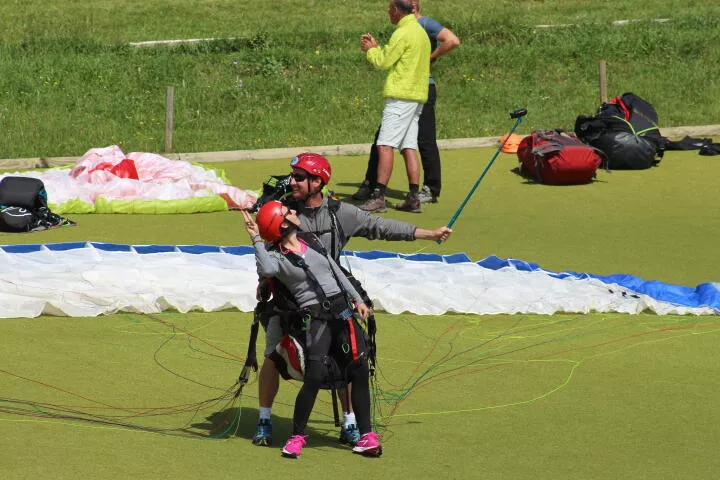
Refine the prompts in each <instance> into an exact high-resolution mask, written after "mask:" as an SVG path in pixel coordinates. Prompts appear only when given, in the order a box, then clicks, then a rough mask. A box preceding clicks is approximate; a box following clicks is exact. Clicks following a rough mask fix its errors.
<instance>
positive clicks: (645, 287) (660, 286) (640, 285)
mask: <svg viewBox="0 0 720 480" xmlns="http://www.w3.org/2000/svg"><path fill="white" fill-rule="evenodd" d="M79 248H97V249H99V250H104V251H110V252H135V253H138V254H151V253H162V252H176V251H180V252H183V253H189V254H203V253H226V254H229V255H252V254H253V248H252V247H250V246H245V245H239V246H228V247H219V246H214V245H122V244H114V243H103V242H68V243H53V244H31V245H6V246H0V250H1V251H3V252H6V253H11V254H23V253H32V252H38V251H42V250H45V249H47V250H50V251H58V252H61V251H67V250H73V249H79ZM343 253H344V254H346V255H350V256H355V257H357V258H360V259H364V260H375V259H383V258H399V259H402V260H406V261H411V262H412V261H423V262H443V263H447V264H457V263H466V262H471V261H472V260H471V259H470V258H469V257H468V256H467V255H466V254H465V253H455V254H451V255H438V254H425V253H418V254H412V255H407V254H400V253H395V252H386V251H380V250H372V251H368V252H353V251H349V250H345V251H343ZM475 263H477V264H478V265H480V266H482V267H484V268H487V269H490V270H499V269H503V268H512V269H515V270H519V271H529V272H532V271H542V272H544V273H546V274H548V275H550V276H553V277H556V278H561V279H562V278H568V277H572V278H577V279H584V278H594V279H597V280H600V281H602V282H603V283H606V284H608V285H612V284H616V285H618V286H619V287H622V288H623V289H626V290H630V291H632V292H636V293H639V294H644V295H648V296H649V297H652V298H654V299H656V300H660V301H664V302H668V303H673V304H676V305H682V306H687V307H711V308H714V309H717V310H720V289H719V286H720V283H718V282H715V283H711V282H708V283H702V284H700V285H697V286H696V287H688V286H683V285H674V284H669V283H664V282H660V281H657V280H649V281H648V280H644V279H642V278H640V277H637V276H634V275H629V274H616V275H593V274H590V273H578V272H572V271H565V272H552V271H548V270H545V269H543V268H542V267H540V266H539V265H537V264H535V263H531V262H526V261H523V260H516V259H509V258H508V259H502V258H499V257H497V256H494V255H492V256H489V257H487V258H484V259H482V260H480V261H478V262H475Z"/></svg>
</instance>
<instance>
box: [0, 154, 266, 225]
mask: <svg viewBox="0 0 720 480" xmlns="http://www.w3.org/2000/svg"><path fill="white" fill-rule="evenodd" d="M12 175H14V176H19V175H20V176H28V177H35V178H39V179H40V180H42V181H43V183H44V184H45V188H46V190H47V194H48V203H49V206H50V208H51V209H52V211H53V212H55V213H57V214H60V215H64V214H68V213H151V214H161V213H196V212H212V211H222V210H228V209H230V208H247V207H249V206H251V205H252V204H253V203H254V202H255V200H256V199H257V194H256V193H255V192H252V191H248V190H242V189H240V188H237V187H234V186H232V185H230V182H228V181H227V179H226V178H224V176H223V174H222V172H218V171H216V170H213V169H206V168H203V167H201V166H198V165H193V164H191V163H189V162H186V161H181V160H171V159H168V158H165V157H162V156H160V155H157V154H153V153H141V152H134V153H130V154H128V155H125V153H123V151H122V150H121V149H120V148H119V147H118V146H116V145H113V146H109V147H105V148H94V149H91V150H89V151H88V152H87V153H85V155H83V156H82V157H81V158H80V159H79V160H78V161H77V162H76V164H75V166H74V167H72V168H53V169H50V170H46V171H42V172H41V171H28V172H22V173H14V174H12ZM0 178H2V177H1V176H0Z"/></svg>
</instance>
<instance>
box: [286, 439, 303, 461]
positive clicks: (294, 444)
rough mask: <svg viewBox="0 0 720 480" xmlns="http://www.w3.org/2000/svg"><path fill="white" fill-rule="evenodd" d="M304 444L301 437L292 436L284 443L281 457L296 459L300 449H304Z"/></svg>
mask: <svg viewBox="0 0 720 480" xmlns="http://www.w3.org/2000/svg"><path fill="white" fill-rule="evenodd" d="M306 443H307V442H306V441H305V437H304V436H303V435H293V436H292V437H290V438H288V441H287V442H285V446H284V447H283V449H282V456H283V457H285V458H298V457H299V456H300V452H301V451H302V447H304V446H305V444H306Z"/></svg>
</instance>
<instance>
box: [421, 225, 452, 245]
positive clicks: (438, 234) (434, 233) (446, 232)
mask: <svg viewBox="0 0 720 480" xmlns="http://www.w3.org/2000/svg"><path fill="white" fill-rule="evenodd" d="M451 234H452V229H451V228H448V227H440V228H436V229H435V230H426V229H424V228H418V229H416V230H415V239H416V240H434V241H436V242H444V241H445V240H447V239H448V238H450V235H451Z"/></svg>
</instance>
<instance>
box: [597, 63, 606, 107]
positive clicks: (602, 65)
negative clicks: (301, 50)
mask: <svg viewBox="0 0 720 480" xmlns="http://www.w3.org/2000/svg"><path fill="white" fill-rule="evenodd" d="M598 72H599V74H600V103H605V102H607V100H608V96H607V64H606V62H605V59H604V58H601V59H600V64H599V65H598Z"/></svg>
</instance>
